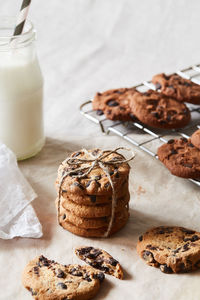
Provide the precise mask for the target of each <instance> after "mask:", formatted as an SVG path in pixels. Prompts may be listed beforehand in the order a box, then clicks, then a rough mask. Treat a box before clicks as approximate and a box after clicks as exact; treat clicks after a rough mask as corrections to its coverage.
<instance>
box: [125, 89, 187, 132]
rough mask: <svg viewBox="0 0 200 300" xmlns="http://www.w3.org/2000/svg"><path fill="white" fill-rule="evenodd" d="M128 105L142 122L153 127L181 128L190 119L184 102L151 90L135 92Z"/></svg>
mask: <svg viewBox="0 0 200 300" xmlns="http://www.w3.org/2000/svg"><path fill="white" fill-rule="evenodd" d="M130 105H131V110H132V112H133V114H134V115H135V116H136V117H137V118H138V119H139V120H140V121H141V122H142V123H144V124H146V125H148V126H151V127H155V128H164V129H173V128H182V127H184V126H186V125H187V124H188V123H189V122H190V119H191V116H190V111H189V109H188V108H187V106H186V105H185V104H184V103H180V102H178V101H177V100H175V99H173V98H169V97H166V96H165V95H162V94H161V93H159V92H157V91H153V90H148V91H147V92H145V93H141V92H136V93H135V94H134V96H133V98H132V100H131V103H130Z"/></svg>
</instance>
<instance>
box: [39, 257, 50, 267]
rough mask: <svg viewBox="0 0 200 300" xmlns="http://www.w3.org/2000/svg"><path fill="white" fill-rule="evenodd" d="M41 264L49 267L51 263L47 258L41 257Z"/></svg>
mask: <svg viewBox="0 0 200 300" xmlns="http://www.w3.org/2000/svg"><path fill="white" fill-rule="evenodd" d="M39 262H40V263H42V265H43V266H45V267H48V266H49V265H50V263H51V261H50V260H48V259H47V258H46V257H44V256H43V255H41V256H40V257H39Z"/></svg>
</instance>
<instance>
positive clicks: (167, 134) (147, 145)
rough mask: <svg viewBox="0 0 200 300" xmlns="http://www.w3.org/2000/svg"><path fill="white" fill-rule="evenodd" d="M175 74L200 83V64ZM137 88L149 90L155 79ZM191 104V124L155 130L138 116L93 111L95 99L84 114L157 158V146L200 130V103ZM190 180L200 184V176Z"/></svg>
mask: <svg viewBox="0 0 200 300" xmlns="http://www.w3.org/2000/svg"><path fill="white" fill-rule="evenodd" d="M175 74H178V75H179V76H181V77H183V78H186V79H189V80H191V81H193V82H194V83H197V84H200V64H198V65H194V66H191V67H189V68H186V69H183V70H180V71H178V72H176V73H175ZM134 87H135V88H136V89H137V90H139V91H141V92H145V91H147V90H148V89H149V88H150V89H153V90H155V89H156V88H155V85H154V84H153V83H152V82H151V81H144V82H142V83H141V84H138V85H136V86H134ZM187 106H188V108H189V110H190V112H191V122H190V124H189V125H188V126H186V127H185V128H183V129H173V130H163V129H162V130H161V129H152V128H150V127H148V126H145V125H144V124H142V123H140V122H139V121H138V120H137V119H135V120H133V121H131V122H121V121H111V120H108V119H106V118H105V116H104V115H101V116H99V115H97V113H96V111H93V110H92V101H91V100H90V101H87V102H85V103H83V104H82V105H81V106H80V113H81V114H82V115H84V116H85V117H86V118H87V119H89V120H90V121H92V122H94V123H96V124H98V125H99V127H100V129H101V132H102V133H104V134H111V133H113V134H115V135H118V136H120V137H121V138H123V139H124V140H126V141H128V142H129V143H130V144H132V145H134V146H136V147H138V148H140V149H141V150H143V151H144V152H146V153H148V154H149V155H151V156H153V157H154V158H155V159H157V158H158V157H157V154H156V153H157V149H158V147H159V146H160V145H161V144H163V143H166V142H167V141H168V140H169V139H172V138H179V137H185V138H188V137H189V136H190V135H191V134H192V133H193V132H194V131H195V130H197V129H198V128H199V129H200V106H199V105H192V104H187ZM189 180H190V181H192V182H193V183H195V184H197V185H198V186H200V179H195V180H194V179H189Z"/></svg>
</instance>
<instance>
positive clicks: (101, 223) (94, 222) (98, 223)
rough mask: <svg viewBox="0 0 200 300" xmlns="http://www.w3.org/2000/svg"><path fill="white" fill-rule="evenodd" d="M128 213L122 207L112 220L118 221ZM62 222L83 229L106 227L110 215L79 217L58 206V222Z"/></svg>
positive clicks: (125, 208) (126, 209)
mask: <svg viewBox="0 0 200 300" xmlns="http://www.w3.org/2000/svg"><path fill="white" fill-rule="evenodd" d="M127 214H128V208H127V207H123V208H122V209H121V210H120V211H118V212H115V215H114V221H120V220H122V219H124V218H125V217H126V216H127ZM63 222H69V223H72V224H73V225H75V226H77V227H79V228H85V229H93V228H94V229H98V228H102V227H106V226H107V227H108V225H109V222H110V216H105V217H98V218H87V217H79V216H77V215H75V214H73V213H72V212H71V211H69V210H67V209H65V208H63V207H62V206H61V208H60V224H62V223H63Z"/></svg>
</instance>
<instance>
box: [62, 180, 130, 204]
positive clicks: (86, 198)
mask: <svg viewBox="0 0 200 300" xmlns="http://www.w3.org/2000/svg"><path fill="white" fill-rule="evenodd" d="M127 190H128V182H126V184H124V186H123V187H122V188H121V186H120V188H119V189H118V188H117V190H116V195H117V198H121V197H125V195H126V194H127ZM62 197H63V198H67V199H73V201H74V202H75V203H77V204H81V205H89V206H95V205H97V204H108V203H111V202H112V196H111V195H110V196H106V195H103V196H101V195H82V194H81V195H79V194H77V193H76V194H73V193H69V192H68V191H67V190H62Z"/></svg>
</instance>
